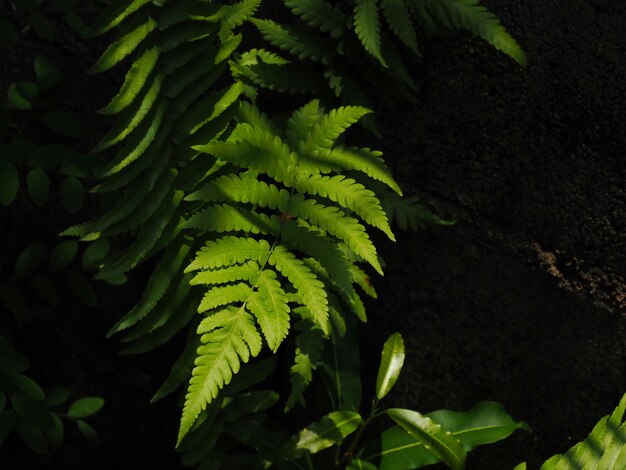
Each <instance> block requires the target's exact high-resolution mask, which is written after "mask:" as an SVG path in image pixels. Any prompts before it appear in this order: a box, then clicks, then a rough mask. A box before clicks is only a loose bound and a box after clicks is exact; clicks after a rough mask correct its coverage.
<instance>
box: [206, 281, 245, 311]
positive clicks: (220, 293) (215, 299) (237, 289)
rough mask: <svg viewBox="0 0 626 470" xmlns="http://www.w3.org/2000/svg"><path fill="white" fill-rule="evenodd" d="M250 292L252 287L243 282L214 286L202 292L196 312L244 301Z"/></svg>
mask: <svg viewBox="0 0 626 470" xmlns="http://www.w3.org/2000/svg"><path fill="white" fill-rule="evenodd" d="M251 293H252V289H251V288H250V286H249V285H248V284H246V283H244V282H239V283H237V284H233V285H228V286H220V287H214V288H212V289H210V290H209V291H208V292H207V293H206V294H204V297H203V298H202V302H200V306H199V307H198V313H202V312H206V311H208V310H214V309H216V308H218V307H221V306H223V305H229V304H233V303H235V302H244V301H246V299H247V298H248V297H249V296H250V294H251Z"/></svg>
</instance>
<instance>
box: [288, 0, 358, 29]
mask: <svg viewBox="0 0 626 470" xmlns="http://www.w3.org/2000/svg"><path fill="white" fill-rule="evenodd" d="M284 2H285V5H287V6H288V7H289V8H290V9H291V11H293V13H294V14H296V15H298V16H299V17H301V18H302V19H303V20H304V21H305V22H306V23H308V24H309V25H311V26H312V27H314V28H319V30H320V31H322V32H323V33H329V34H330V35H331V36H332V37H334V38H339V37H341V35H342V34H343V32H344V30H345V29H346V24H347V19H346V17H345V16H344V15H343V14H342V13H341V11H339V10H338V9H337V7H335V6H333V5H332V4H331V3H330V2H327V1H326V0H284Z"/></svg>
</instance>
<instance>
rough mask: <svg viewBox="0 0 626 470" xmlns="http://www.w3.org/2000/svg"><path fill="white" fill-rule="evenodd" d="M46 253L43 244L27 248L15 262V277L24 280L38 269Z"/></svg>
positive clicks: (34, 244) (35, 244)
mask: <svg viewBox="0 0 626 470" xmlns="http://www.w3.org/2000/svg"><path fill="white" fill-rule="evenodd" d="M45 251H46V249H45V247H44V246H43V243H39V242H38V243H33V244H31V245H29V246H27V247H26V248H25V249H24V250H23V251H22V252H21V253H20V255H19V256H18V257H17V261H16V262H15V275H16V276H17V278H18V279H22V278H24V277H26V276H28V275H29V274H31V273H32V272H33V271H34V270H35V269H37V267H38V266H39V263H40V262H41V260H42V259H43V255H44V253H45Z"/></svg>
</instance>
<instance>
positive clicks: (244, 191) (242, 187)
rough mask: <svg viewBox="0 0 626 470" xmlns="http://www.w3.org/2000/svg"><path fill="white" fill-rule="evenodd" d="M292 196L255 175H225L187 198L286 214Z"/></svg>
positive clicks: (188, 199)
mask: <svg viewBox="0 0 626 470" xmlns="http://www.w3.org/2000/svg"><path fill="white" fill-rule="evenodd" d="M290 197H291V196H290V194H289V192H288V191H287V190H285V189H278V188H277V187H276V186H275V185H273V184H267V183H265V182H264V181H259V180H257V179H256V178H255V177H254V174H249V173H241V174H239V175H224V176H220V177H219V178H217V179H214V180H212V181H210V182H208V183H207V184H205V185H204V186H203V187H202V188H201V189H199V190H198V191H196V192H194V193H191V194H190V195H189V196H187V197H186V198H185V200H187V201H207V202H213V201H225V202H226V201H231V202H241V203H245V204H248V203H249V204H254V205H255V206H259V207H269V208H271V209H279V210H280V211H281V212H286V211H287V207H288V204H289V199H290Z"/></svg>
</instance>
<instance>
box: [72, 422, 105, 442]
mask: <svg viewBox="0 0 626 470" xmlns="http://www.w3.org/2000/svg"><path fill="white" fill-rule="evenodd" d="M76 425H77V426H78V430H79V431H80V433H81V434H82V435H83V436H84V437H85V439H87V440H88V441H89V442H92V443H94V444H98V443H99V442H100V436H98V431H96V430H95V429H94V428H93V427H92V426H91V425H90V424H88V423H87V422H86V421H83V420H79V421H77V422H76Z"/></svg>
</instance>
